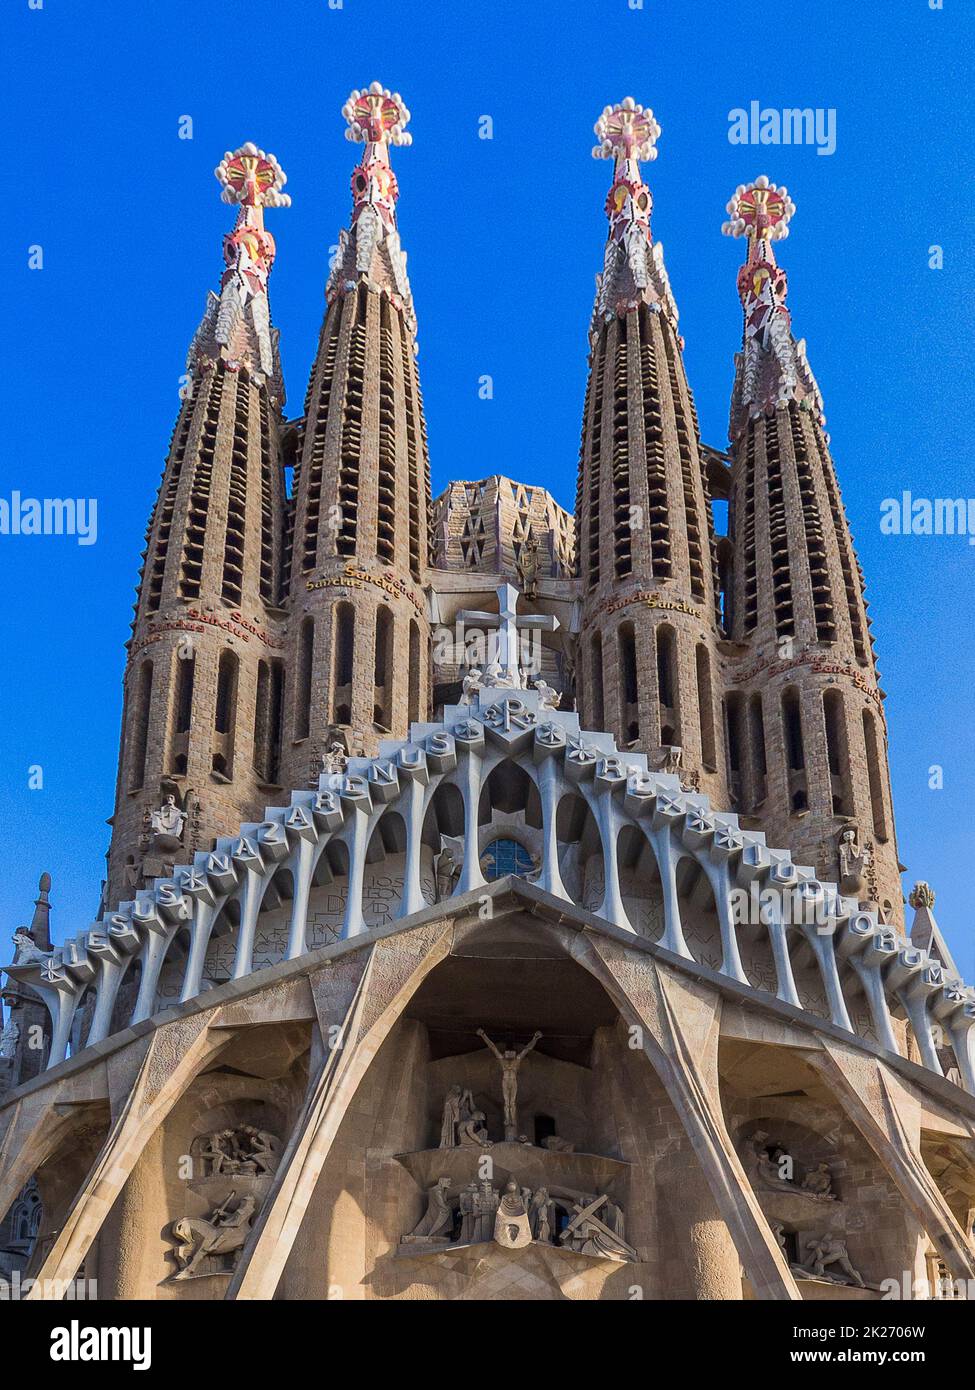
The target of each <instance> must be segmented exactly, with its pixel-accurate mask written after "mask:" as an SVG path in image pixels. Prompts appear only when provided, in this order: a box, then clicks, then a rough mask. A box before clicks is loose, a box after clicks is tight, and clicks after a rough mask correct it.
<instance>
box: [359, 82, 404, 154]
mask: <svg viewBox="0 0 975 1390" xmlns="http://www.w3.org/2000/svg"><path fill="white" fill-rule="evenodd" d="M342 115H343V116H344V117H345V119H346V120H347V121H348V123H349V128H348V130H347V131H346V132H345V138H346V139H347V140H358V141H361V142H363V143H367V144H377V145H379V144H388V145H412V143H413V136H412V135H409V134H408V133H407V131H406V129H405V127H406V126H407V125H408V124H409V120H410V113H409V110H408V108H407V105H406V102H405V101H404V100H403V98H402V97H401V96H400V94H399V92H391V91H390V90H389V88H388V87H383V86H381V85H380V83H378V82H373V83H371V84H370V86H369V87H368V89H367V90H366V91H363V92H360V91H358V90H357V91H353V92H352V93H351V95H350V96H349V99H348V101H347V102H346V103H345V105H344V106H343V107H342Z"/></svg>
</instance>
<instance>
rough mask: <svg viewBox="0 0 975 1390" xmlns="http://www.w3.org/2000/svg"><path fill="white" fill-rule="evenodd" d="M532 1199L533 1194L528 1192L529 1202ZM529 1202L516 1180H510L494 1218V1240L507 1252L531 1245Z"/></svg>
mask: <svg viewBox="0 0 975 1390" xmlns="http://www.w3.org/2000/svg"><path fill="white" fill-rule="evenodd" d="M526 1191H527V1189H526ZM530 1199H531V1193H530V1192H528V1200H530ZM528 1200H526V1197H525V1192H523V1191H522V1190H521V1189H520V1188H519V1186H518V1183H517V1181H516V1179H515V1178H509V1179H508V1181H507V1183H506V1184H505V1189H504V1193H503V1194H502V1197H501V1200H500V1202H499V1203H498V1210H497V1214H496V1215H495V1218H494V1239H495V1240H496V1241H497V1243H498V1244H499V1245H503V1246H504V1247H505V1249H506V1250H518V1249H520V1248H521V1247H522V1246H524V1245H530V1244H531V1240H532V1229H531V1222H530V1220H529V1216H528Z"/></svg>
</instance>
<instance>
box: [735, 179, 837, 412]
mask: <svg viewBox="0 0 975 1390" xmlns="http://www.w3.org/2000/svg"><path fill="white" fill-rule="evenodd" d="M795 210H796V205H795V203H794V202H793V201H792V199H791V198H790V197H789V193H788V190H787V189H785V188H779V187H778V186H777V185H776V184H774V183H772V182H770V180H769V178H768V176H767V175H766V174H760V175H759V177H758V178H757V179H754V180H753V181H752V182H751V183H743V184H739V185H738V187H737V188H736V189H735V192H734V195H733V197H732V198H731V200H730V201H729V203H728V204H727V212H728V214H729V220H728V221H727V222H724V223H722V226H721V230H722V232H723V233H724V235H725V236H731V237H747V238H748V258H747V260H746V261H745V264H744V265H743V266H742V267H741V269H740V270H739V272H738V297H739V298H740V300H741V305H742V309H743V311H744V315H745V328H744V344H743V350H742V353H741V354H740V357H739V362H738V372H737V376H736V383H735V389H734V393H733V398H732V426H731V434H732V438H736V437H737V435H738V433H739V432H740V431H741V429H742V428H743V422H744V420H745V418H746V417H747V415H749V414H756V413H757V414H763V413H767V412H768V411H770V410H774V409H776V408H777V407H779V406H782V405H784V404H786V403H787V402H789V401H790V400H794V401H796V402H797V403H798V405H799V406H800V408H801V409H804V410H811V411H813V413H814V414H815V415H816V418H817V419H818V420H819V422H820V425H825V416H824V414H823V403H822V398H821V396H820V394H819V388H818V387H817V385H816V380H815V378H814V376H813V374H812V371H811V369H810V367H809V363H808V362H807V360H806V350H805V343H803V342H796V340H795V339H794V338H793V336H792V327H791V318H790V315H789V310H788V309H787V308H786V304H785V299H786V295H787V294H788V292H789V282H788V278H787V276H786V273H785V271H784V270H783V269H782V267H781V266H780V265H779V264H778V263H777V261H776V259H775V252H774V251H773V249H772V242H773V241H782V240H783V239H784V238H785V237H787V236H788V235H789V223H790V221H791V220H792V217H793V214H794V213H795Z"/></svg>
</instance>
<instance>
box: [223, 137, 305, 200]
mask: <svg viewBox="0 0 975 1390" xmlns="http://www.w3.org/2000/svg"><path fill="white" fill-rule="evenodd" d="M213 172H214V174H215V176H216V178H217V180H218V181H219V183H220V185H221V187H222V189H223V193H222V194H221V197H222V198H223V201H224V202H225V203H241V204H243V205H244V206H245V207H251V208H258V207H265V208H288V207H290V206H291V197H290V195H289V194H287V193H282V192H281V190H282V188H283V187H284V185H285V184H286V183H287V182H288V176H287V174H286V173H285V172H284V170H283V169H282V168H281V165H280V164H279V163H278V161H277V160H276V159H275V157H274V155H273V154H265V152H264V151H263V150H259V149H258V148H257V146H256V145H255V144H253V143H252V142H251V141H250V140H248V141H247V143H246V144H245V145H241V146H240V147H239V148H238V149H236V150H228V151H227V153H226V154H225V155H224V157H223V159H221V161H220V163H219V164H218V165H217V167H216V168H215V169H214V171H213Z"/></svg>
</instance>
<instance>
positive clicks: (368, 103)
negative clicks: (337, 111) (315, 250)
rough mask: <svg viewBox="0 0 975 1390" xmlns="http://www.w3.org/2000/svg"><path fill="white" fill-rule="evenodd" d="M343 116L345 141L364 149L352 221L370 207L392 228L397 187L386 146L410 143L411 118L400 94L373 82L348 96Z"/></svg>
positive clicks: (356, 179)
mask: <svg viewBox="0 0 975 1390" xmlns="http://www.w3.org/2000/svg"><path fill="white" fill-rule="evenodd" d="M342 115H343V116H344V117H345V119H346V120H347V121H348V123H349V128H348V130H347V131H346V132H345V137H346V139H347V140H354V141H359V142H361V143H362V144H364V145H365V147H366V148H365V149H364V150H363V152H362V159H361V161H360V163H359V165H358V167H357V168H356V169H355V171H354V173H353V175H352V205H353V212H352V220H353V222H356V221H358V219H359V217H360V215H361V214H362V212H363V210H364V209H365V208H367V207H371V208H373V209H375V211H376V212H377V213H378V215H379V216H380V218H381V219H382V221H383V223H384V224H385V226H386V227H388V228H391V227H393V226H394V225H395V220H396V200H397V198H398V197H399V188H398V186H397V183H396V175H395V174H394V173H393V171H392V169H391V168H390V165H389V146H390V145H412V143H413V136H412V135H410V134H409V133H408V132H407V131H406V130H405V129H404V127H405V126H406V124H407V122H408V121H409V119H410V113H409V110H408V109H407V106H406V103H405V102H404V101H403V98H402V97H401V96H400V94H399V92H391V91H390V90H389V88H388V87H383V86H381V85H380V84H379V83H378V82H373V83H372V84H371V85H370V86H369V88H368V89H367V90H365V91H362V92H360V91H358V90H356V91H353V92H352V93H351V95H350V97H349V99H348V101H347V102H346V103H345V105H344V106H343V107H342Z"/></svg>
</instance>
